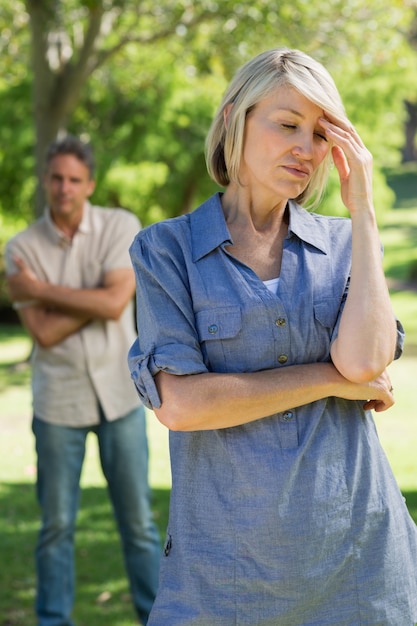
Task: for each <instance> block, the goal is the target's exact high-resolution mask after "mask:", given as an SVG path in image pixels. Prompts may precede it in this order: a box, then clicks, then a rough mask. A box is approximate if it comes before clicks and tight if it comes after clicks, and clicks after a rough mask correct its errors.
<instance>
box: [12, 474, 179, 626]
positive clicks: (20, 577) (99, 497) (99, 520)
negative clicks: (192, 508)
mask: <svg viewBox="0 0 417 626" xmlns="http://www.w3.org/2000/svg"><path fill="white" fill-rule="evenodd" d="M168 507H169V490H168V489H153V511H154V515H155V521H156V523H157V525H158V528H159V530H160V533H161V538H162V537H163V536H164V534H165V528H166V524H167V517H168ZM0 510H1V511H2V515H1V517H0V554H1V561H2V566H1V567H0V626H35V617H34V611H33V605H34V598H35V571H34V559H33V553H34V548H35V543H36V539H37V533H38V528H39V510H38V505H37V502H36V496H35V487H34V485H32V484H29V483H3V484H0ZM76 567H77V589H76V592H77V596H76V606H75V609H74V620H75V621H76V623H77V626H98V625H99V624H100V626H110V625H111V626H126V625H128V624H132V623H134V620H135V615H134V611H133V606H132V603H131V599H130V595H129V589H128V583H127V579H126V575H125V570H124V565H123V557H122V552H121V547H120V542H119V535H118V532H117V529H116V525H115V521H114V518H113V513H112V509H111V505H110V501H109V498H108V495H107V491H106V488H105V487H84V488H83V490H82V498H81V505H80V511H79V515H78V521H77V533H76Z"/></svg>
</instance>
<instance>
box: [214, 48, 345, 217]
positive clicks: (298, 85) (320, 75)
mask: <svg viewBox="0 0 417 626" xmlns="http://www.w3.org/2000/svg"><path fill="white" fill-rule="evenodd" d="M286 85H288V86H291V87H293V88H294V89H296V90H297V91H299V92H300V93H301V94H302V95H303V96H305V97H306V98H307V99H308V100H310V101H311V102H313V103H314V104H316V105H317V106H319V107H320V108H321V109H323V110H324V111H325V113H328V114H330V115H331V116H332V117H334V118H336V120H338V121H343V122H344V123H346V122H347V117H346V113H345V109H344V106H343V103H342V99H341V97H340V94H339V92H338V90H337V87H336V85H335V83H334V81H333V78H332V77H331V76H330V74H329V72H328V71H327V70H326V69H325V68H324V67H323V65H321V63H319V62H318V61H315V60H314V59H312V58H311V57H310V56H308V55H307V54H305V53H304V52H301V51H300V50H291V49H289V48H276V49H273V50H267V51H266V52H262V53H261V54H259V55H258V56H256V57H255V58H253V59H252V60H251V61H248V62H247V63H246V64H245V65H243V66H242V67H241V68H240V69H239V70H238V71H237V72H236V74H235V76H234V78H233V79H232V81H231V83H230V85H229V87H228V89H227V90H226V93H225V94H224V96H223V100H222V102H221V104H220V107H219V109H218V111H217V113H216V115H215V117H214V119H213V123H212V125H211V128H210V130H209V133H208V135H207V140H206V163H207V169H208V172H209V174H210V176H211V178H212V179H213V180H214V181H215V182H216V183H218V184H219V185H220V186H222V187H226V186H227V185H228V184H229V183H230V182H232V181H233V182H236V183H238V184H239V168H240V162H241V157H242V151H243V142H244V134H245V124H246V117H247V115H248V113H249V112H250V111H251V110H252V109H253V108H254V107H255V106H256V105H257V104H258V102H260V101H261V100H263V99H264V98H266V97H268V96H269V95H270V94H271V93H272V92H273V91H275V90H276V89H277V88H278V87H283V86H286ZM230 105H232V107H231V108H230ZM229 108H230V111H229V114H228V116H227V127H226V124H225V111H226V110H228V109H229ZM330 165H331V150H329V152H328V154H327V155H326V157H325V159H323V161H322V163H321V164H320V166H319V167H318V168H317V170H316V171H315V172H314V174H313V176H312V178H311V180H310V182H309V184H308V185H307V187H306V189H305V190H304V191H303V193H302V194H301V195H300V196H298V198H295V200H296V201H297V202H298V203H300V204H304V205H305V204H308V205H309V207H310V208H312V207H313V206H316V205H317V204H318V203H319V201H320V199H321V197H322V195H323V192H324V189H325V186H326V182H327V178H328V174H329V169H330Z"/></svg>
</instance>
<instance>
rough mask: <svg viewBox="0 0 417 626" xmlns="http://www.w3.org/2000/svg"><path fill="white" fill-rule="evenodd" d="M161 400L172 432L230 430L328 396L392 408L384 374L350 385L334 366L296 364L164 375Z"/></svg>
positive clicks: (162, 417) (159, 411)
mask: <svg viewBox="0 0 417 626" xmlns="http://www.w3.org/2000/svg"><path fill="white" fill-rule="evenodd" d="M155 383H156V386H157V389H158V393H159V396H160V399H161V406H160V408H155V409H154V412H155V414H156V416H157V418H158V419H159V421H160V422H161V423H162V424H164V425H165V426H167V427H168V428H169V429H171V430H180V431H193V430H211V429H217V428H228V427H231V426H238V425H241V424H245V423H248V422H252V421H254V420H257V419H261V418H263V417H266V416H269V415H273V414H274V413H278V412H282V411H286V410H288V409H292V408H295V407H298V406H302V405H305V404H309V403H310V402H314V401H316V400H321V399H323V398H327V397H330V396H336V397H339V398H345V399H347V400H363V401H364V408H366V409H374V410H375V411H385V410H386V409H388V408H390V407H391V406H392V405H393V404H394V398H393V395H392V393H391V391H390V389H391V382H390V379H389V377H388V374H387V373H386V372H383V373H382V374H381V375H380V376H379V377H378V378H376V379H375V380H374V381H371V382H369V383H363V384H359V383H352V382H350V381H349V380H347V379H346V378H344V377H343V376H342V375H341V374H340V373H339V372H338V370H337V369H336V368H335V367H334V366H333V365H332V363H312V364H306V365H292V366H289V367H285V368H282V369H272V370H264V371H260V372H250V373H243V374H229V373H228V374H218V373H204V374H194V375H185V376H184V375H183V376H176V375H173V374H167V373H166V372H163V371H160V372H158V374H157V375H156V376H155Z"/></svg>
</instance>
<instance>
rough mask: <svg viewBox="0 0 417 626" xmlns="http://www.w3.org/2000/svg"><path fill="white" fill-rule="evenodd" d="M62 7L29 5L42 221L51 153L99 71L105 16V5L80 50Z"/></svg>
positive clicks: (46, 2) (41, 0) (92, 17)
mask: <svg viewBox="0 0 417 626" xmlns="http://www.w3.org/2000/svg"><path fill="white" fill-rule="evenodd" d="M60 5H61V0H26V6H27V10H28V13H29V15H30V27H31V34H32V64H33V115H34V123H35V136H36V144H35V161H36V166H35V167H36V177H37V188H36V191H35V199H34V201H35V207H34V213H35V216H36V217H38V216H39V215H40V214H41V213H42V212H43V210H44V206H45V195H44V191H43V186H42V177H43V169H44V161H45V152H46V150H47V148H48V146H49V144H50V143H51V142H52V141H54V140H55V139H56V138H57V137H58V135H59V133H60V132H64V131H65V128H66V125H67V121H68V119H69V118H70V115H71V114H72V112H73V111H74V109H75V107H76V106H77V104H78V100H79V97H80V94H81V91H82V88H83V87H84V85H85V84H86V82H87V79H88V77H89V75H90V73H91V71H92V68H93V67H94V52H95V50H94V46H95V42H96V39H97V37H98V35H99V33H100V28H101V20H102V16H103V12H104V10H103V7H102V3H100V2H96V3H94V5H92V7H91V8H90V11H89V21H88V28H87V31H86V33H85V38H84V41H83V44H82V46H81V48H80V49H78V50H77V49H73V45H74V44H73V42H71V41H69V38H68V36H67V33H66V32H65V30H64V27H63V25H62V24H61V22H60V12H61V6H60ZM74 59H75V61H74Z"/></svg>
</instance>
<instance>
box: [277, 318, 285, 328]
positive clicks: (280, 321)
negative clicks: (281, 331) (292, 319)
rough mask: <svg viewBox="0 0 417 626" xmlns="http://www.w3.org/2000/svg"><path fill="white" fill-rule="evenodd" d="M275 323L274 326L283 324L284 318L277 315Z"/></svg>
mask: <svg viewBox="0 0 417 626" xmlns="http://www.w3.org/2000/svg"><path fill="white" fill-rule="evenodd" d="M275 324H276V326H285V324H286V319H285V318H284V317H279V318H278V319H277V320H275Z"/></svg>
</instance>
